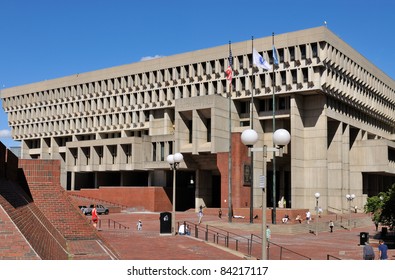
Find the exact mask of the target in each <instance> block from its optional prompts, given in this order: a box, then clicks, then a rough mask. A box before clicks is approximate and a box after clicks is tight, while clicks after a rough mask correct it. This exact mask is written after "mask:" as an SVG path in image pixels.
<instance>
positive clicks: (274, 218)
mask: <svg viewBox="0 0 395 280" xmlns="http://www.w3.org/2000/svg"><path fill="white" fill-rule="evenodd" d="M272 46H274V32H272ZM273 51H274V50H273ZM274 65H275V63H274V56H273V67H272V75H273V78H272V91H273V100H272V107H273V133H274V132H275V131H276V94H275V90H276V89H275V84H276V76H275V73H274ZM273 147H275V144H274V143H273ZM276 200H277V199H276V152H273V211H272V224H276Z"/></svg>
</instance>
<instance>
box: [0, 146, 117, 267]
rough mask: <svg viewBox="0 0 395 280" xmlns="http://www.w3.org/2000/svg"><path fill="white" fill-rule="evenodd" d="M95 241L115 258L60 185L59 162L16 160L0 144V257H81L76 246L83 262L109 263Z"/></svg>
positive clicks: (58, 258) (104, 252)
mask: <svg viewBox="0 0 395 280" xmlns="http://www.w3.org/2000/svg"><path fill="white" fill-rule="evenodd" d="M18 164H19V166H18ZM4 240H6V241H4ZM92 240H101V244H104V246H105V247H107V251H108V250H110V251H112V255H113V256H116V255H117V254H116V253H115V252H114V251H113V249H111V246H110V245H109V244H108V243H107V242H106V241H105V240H103V239H101V238H100V236H99V235H98V233H97V231H96V229H95V228H94V227H93V226H92V225H90V223H89V220H87V219H86V217H85V216H83V215H82V213H81V211H80V210H79V209H78V208H77V207H76V206H74V205H73V204H72V203H71V198H70V197H69V196H68V194H67V193H66V191H65V190H64V189H63V188H62V187H61V185H60V162H59V161H54V160H18V158H17V157H16V156H15V155H14V154H12V153H11V152H9V151H7V150H6V148H5V146H4V145H3V144H2V143H0V259H40V258H41V259H45V260H47V259H48V260H65V259H73V258H76V257H77V258H79V259H81V257H80V256H75V255H74V254H75V253H76V252H77V253H78V250H77V249H76V250H77V251H73V250H72V249H70V248H74V247H75V246H74V247H73V244H75V242H79V245H78V248H88V247H89V250H88V251H89V252H92V254H86V256H85V258H87V259H96V258H99V259H109V258H110V257H109V255H108V254H107V253H106V251H104V250H103V249H102V248H101V247H100V246H97V248H91V247H92V246H91V244H92V243H89V242H91V241H92ZM2 241H4V242H2ZM81 242H82V243H81ZM83 243H84V244H83ZM94 244H96V243H94Z"/></svg>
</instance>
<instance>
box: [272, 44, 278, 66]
mask: <svg viewBox="0 0 395 280" xmlns="http://www.w3.org/2000/svg"><path fill="white" fill-rule="evenodd" d="M273 64H275V65H278V56H277V50H276V47H275V46H274V45H273Z"/></svg>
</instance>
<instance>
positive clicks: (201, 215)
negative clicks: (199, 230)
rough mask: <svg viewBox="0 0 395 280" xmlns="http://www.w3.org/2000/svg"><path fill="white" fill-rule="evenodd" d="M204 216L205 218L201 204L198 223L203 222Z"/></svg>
mask: <svg viewBox="0 0 395 280" xmlns="http://www.w3.org/2000/svg"><path fill="white" fill-rule="evenodd" d="M202 218H203V207H202V206H201V205H200V207H199V212H198V223H199V225H200V223H201V222H202Z"/></svg>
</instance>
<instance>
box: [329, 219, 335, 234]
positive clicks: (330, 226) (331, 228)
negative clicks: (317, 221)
mask: <svg viewBox="0 0 395 280" xmlns="http://www.w3.org/2000/svg"><path fill="white" fill-rule="evenodd" d="M334 226H335V224H334V223H333V221H332V220H330V221H329V228H330V232H333V227H334Z"/></svg>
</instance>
